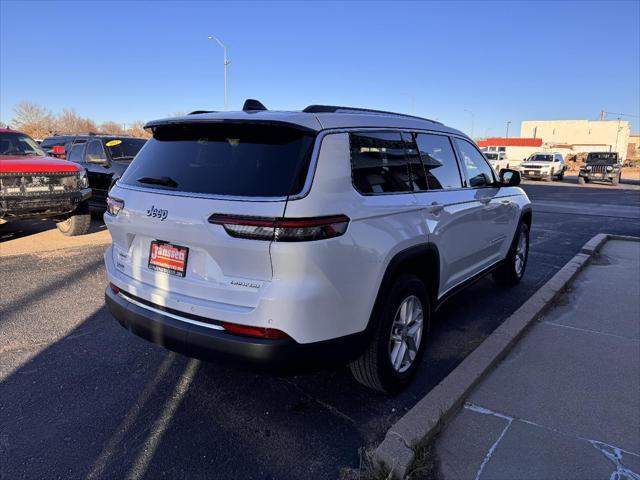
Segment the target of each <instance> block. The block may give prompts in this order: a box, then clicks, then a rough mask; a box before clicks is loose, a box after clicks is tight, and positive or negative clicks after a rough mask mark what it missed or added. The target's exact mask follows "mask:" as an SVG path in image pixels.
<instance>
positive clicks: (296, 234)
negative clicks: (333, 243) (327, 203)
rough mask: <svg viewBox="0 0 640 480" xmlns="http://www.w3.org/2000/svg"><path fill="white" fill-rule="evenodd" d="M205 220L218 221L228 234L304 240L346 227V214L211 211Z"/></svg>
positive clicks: (338, 232) (335, 234) (335, 233)
mask: <svg viewBox="0 0 640 480" xmlns="http://www.w3.org/2000/svg"><path fill="white" fill-rule="evenodd" d="M209 223H213V224H215V225H222V226H223V227H224V229H225V231H226V232H227V233H228V234H229V235H231V236H232V237H237V238H248V239H253V240H269V241H275V242H306V241H310V240H323V239H325V238H333V237H339V236H340V235H342V234H344V232H346V231H347V226H348V225H349V217H347V216H346V215H332V216H329V217H314V218H265V217H239V216H235V215H223V214H217V213H216V214H214V215H211V217H209Z"/></svg>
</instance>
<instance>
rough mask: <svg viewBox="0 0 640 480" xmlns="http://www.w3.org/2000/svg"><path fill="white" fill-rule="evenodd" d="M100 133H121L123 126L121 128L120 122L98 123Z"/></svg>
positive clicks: (122, 132)
mask: <svg viewBox="0 0 640 480" xmlns="http://www.w3.org/2000/svg"><path fill="white" fill-rule="evenodd" d="M100 133H107V134H109V135H123V134H124V128H122V124H120V123H117V122H111V121H109V122H104V123H103V124H102V125H100Z"/></svg>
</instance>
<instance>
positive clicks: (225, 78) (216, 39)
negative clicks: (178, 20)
mask: <svg viewBox="0 0 640 480" xmlns="http://www.w3.org/2000/svg"><path fill="white" fill-rule="evenodd" d="M207 38H208V39H209V40H215V41H216V42H218V45H220V46H221V47H222V50H223V52H224V110H225V111H227V110H229V102H228V101H227V66H228V65H229V64H230V63H231V61H230V60H228V59H227V46H226V45H225V44H224V43H222V42H221V41H220V40H219V39H218V38H216V37H214V36H213V35H209V36H208V37H207Z"/></svg>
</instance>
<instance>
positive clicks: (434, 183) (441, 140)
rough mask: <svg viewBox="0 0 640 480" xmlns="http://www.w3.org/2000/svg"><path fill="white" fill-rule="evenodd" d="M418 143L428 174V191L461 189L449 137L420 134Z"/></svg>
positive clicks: (417, 136) (417, 137)
mask: <svg viewBox="0 0 640 480" xmlns="http://www.w3.org/2000/svg"><path fill="white" fill-rule="evenodd" d="M416 142H417V144H418V149H419V150H420V157H421V158H422V164H423V165H424V169H425V171H426V174H427V186H428V189H429V190H441V189H443V188H460V187H461V186H462V182H461V180H460V172H459V171H458V163H457V162H456V157H455V154H454V153H453V147H452V146H451V142H450V141H449V137H447V136H445V135H432V134H429V133H419V134H418V135H416Z"/></svg>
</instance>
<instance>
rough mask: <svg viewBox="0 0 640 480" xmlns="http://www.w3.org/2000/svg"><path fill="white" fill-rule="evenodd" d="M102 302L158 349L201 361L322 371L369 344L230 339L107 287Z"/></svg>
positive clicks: (354, 338)
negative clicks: (136, 302)
mask: <svg viewBox="0 0 640 480" xmlns="http://www.w3.org/2000/svg"><path fill="white" fill-rule="evenodd" d="M105 302H106V305H107V308H108V309H109V311H110V312H111V314H112V315H113V316H114V317H115V318H116V320H118V322H119V323H120V325H122V326H123V327H124V328H126V329H127V330H129V331H130V332H132V333H134V334H136V335H138V336H139V337H142V338H144V339H145V340H148V341H150V342H152V343H155V344H156V345H161V346H163V347H165V348H167V349H169V350H173V351H175V352H178V353H181V354H183V355H186V356H189V357H193V358H199V359H203V360H215V361H224V362H231V363H234V364H238V365H244V366H249V367H251V368H254V369H258V370H268V371H272V372H275V373H283V374H286V373H297V372H303V371H313V370H321V369H324V368H328V367H332V366H335V365H340V364H344V363H346V362H349V361H351V360H353V359H355V358H356V357H357V356H359V355H360V353H361V352H362V351H363V350H364V348H365V347H366V344H367V337H366V334H365V333H364V332H363V333H358V334H353V335H348V336H345V337H340V338H336V339H332V340H326V341H322V342H315V343H307V344H300V343H297V342H296V341H294V340H292V339H286V340H269V339H262V338H253V337H244V336H240V335H234V334H231V333H228V332H226V331H224V330H214V329H212V328H209V327H205V326H200V325H195V324H192V323H188V322H186V321H182V320H178V319H176V318H173V316H169V315H165V314H162V313H160V312H157V311H152V310H149V309H147V308H143V307H141V306H139V305H137V304H135V303H132V302H130V301H128V300H127V299H126V298H125V297H124V296H123V295H120V294H116V293H114V292H113V291H112V290H111V288H109V287H107V289H106V291H105Z"/></svg>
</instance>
